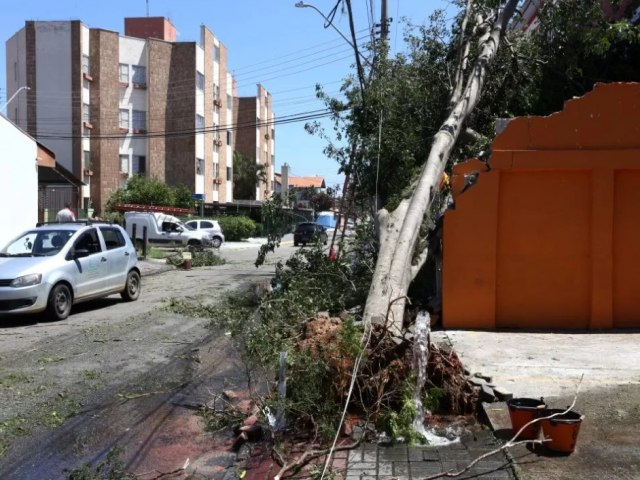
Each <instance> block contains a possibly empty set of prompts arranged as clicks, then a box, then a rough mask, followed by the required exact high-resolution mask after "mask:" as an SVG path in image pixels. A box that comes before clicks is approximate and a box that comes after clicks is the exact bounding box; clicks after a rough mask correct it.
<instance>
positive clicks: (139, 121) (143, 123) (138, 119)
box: [133, 110, 147, 130]
mask: <svg viewBox="0 0 640 480" xmlns="http://www.w3.org/2000/svg"><path fill="white" fill-rule="evenodd" d="M133 129H134V130H146V129H147V112H145V111H144V110H134V111H133Z"/></svg>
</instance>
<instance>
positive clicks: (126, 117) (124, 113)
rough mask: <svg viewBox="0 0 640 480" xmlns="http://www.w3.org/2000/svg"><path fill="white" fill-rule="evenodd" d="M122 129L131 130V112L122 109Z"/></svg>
mask: <svg viewBox="0 0 640 480" xmlns="http://www.w3.org/2000/svg"><path fill="white" fill-rule="evenodd" d="M119 124H120V128H124V129H126V130H129V110H127V109H124V108H121V109H120V121H119Z"/></svg>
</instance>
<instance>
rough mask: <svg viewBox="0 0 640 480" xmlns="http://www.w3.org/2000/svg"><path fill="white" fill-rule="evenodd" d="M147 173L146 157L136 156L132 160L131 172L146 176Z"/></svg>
mask: <svg viewBox="0 0 640 480" xmlns="http://www.w3.org/2000/svg"><path fill="white" fill-rule="evenodd" d="M146 171H147V157H145V156H144V155H134V156H133V158H132V159H131V172H132V173H134V174H136V173H138V174H140V175H144V174H145V173H146Z"/></svg>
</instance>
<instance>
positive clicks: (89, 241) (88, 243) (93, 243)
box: [75, 228, 102, 255]
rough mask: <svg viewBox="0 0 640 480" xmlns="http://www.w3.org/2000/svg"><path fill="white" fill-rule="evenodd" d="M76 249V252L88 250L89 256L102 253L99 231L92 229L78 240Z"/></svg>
mask: <svg viewBox="0 0 640 480" xmlns="http://www.w3.org/2000/svg"><path fill="white" fill-rule="evenodd" d="M75 249H76V251H78V250H88V251H89V255H92V254H94V253H98V252H101V251H102V247H101V246H100V240H99V239H98V231H97V230H96V229H95V228H92V229H91V230H88V231H86V232H85V233H83V234H82V235H80V238H78V241H77V242H76V245H75Z"/></svg>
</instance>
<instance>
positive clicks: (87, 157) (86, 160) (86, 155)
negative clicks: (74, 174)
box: [82, 150, 91, 170]
mask: <svg viewBox="0 0 640 480" xmlns="http://www.w3.org/2000/svg"><path fill="white" fill-rule="evenodd" d="M82 164H83V165H84V168H86V169H87V170H91V152H90V151H89V150H83V152H82Z"/></svg>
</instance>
